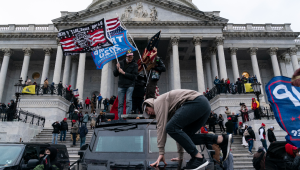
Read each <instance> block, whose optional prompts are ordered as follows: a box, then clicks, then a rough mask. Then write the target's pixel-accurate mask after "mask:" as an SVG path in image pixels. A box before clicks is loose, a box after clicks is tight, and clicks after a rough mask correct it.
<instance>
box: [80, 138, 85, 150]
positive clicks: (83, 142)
mask: <svg viewBox="0 0 300 170" xmlns="http://www.w3.org/2000/svg"><path fill="white" fill-rule="evenodd" d="M85 138H86V137H83V138H80V148H81V146H82V145H84V144H85Z"/></svg>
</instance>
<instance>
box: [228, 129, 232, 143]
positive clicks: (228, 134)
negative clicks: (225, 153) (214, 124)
mask: <svg viewBox="0 0 300 170" xmlns="http://www.w3.org/2000/svg"><path fill="white" fill-rule="evenodd" d="M229 134H232V133H228V132H227V135H229ZM231 143H233V138H232V140H231Z"/></svg>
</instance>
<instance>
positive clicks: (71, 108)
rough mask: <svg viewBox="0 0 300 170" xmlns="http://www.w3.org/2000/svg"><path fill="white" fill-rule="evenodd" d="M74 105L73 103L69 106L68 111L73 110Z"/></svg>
mask: <svg viewBox="0 0 300 170" xmlns="http://www.w3.org/2000/svg"><path fill="white" fill-rule="evenodd" d="M74 109H75V106H74V105H73V104H71V105H70V107H69V113H71V112H74Z"/></svg>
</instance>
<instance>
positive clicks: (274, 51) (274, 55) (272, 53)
mask: <svg viewBox="0 0 300 170" xmlns="http://www.w3.org/2000/svg"><path fill="white" fill-rule="evenodd" d="M277 51H278V48H275V47H272V48H270V49H269V50H268V53H269V54H270V56H271V60H272V65H273V72H274V76H281V74H280V69H279V64H278V61H277Z"/></svg>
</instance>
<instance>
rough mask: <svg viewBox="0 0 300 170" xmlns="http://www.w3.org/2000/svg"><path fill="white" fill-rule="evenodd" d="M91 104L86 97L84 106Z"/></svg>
mask: <svg viewBox="0 0 300 170" xmlns="http://www.w3.org/2000/svg"><path fill="white" fill-rule="evenodd" d="M90 103H91V100H90V99H89V98H88V97H87V98H86V99H85V104H86V105H89V104H90Z"/></svg>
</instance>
